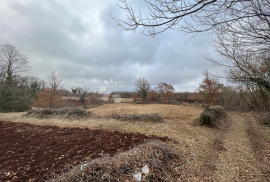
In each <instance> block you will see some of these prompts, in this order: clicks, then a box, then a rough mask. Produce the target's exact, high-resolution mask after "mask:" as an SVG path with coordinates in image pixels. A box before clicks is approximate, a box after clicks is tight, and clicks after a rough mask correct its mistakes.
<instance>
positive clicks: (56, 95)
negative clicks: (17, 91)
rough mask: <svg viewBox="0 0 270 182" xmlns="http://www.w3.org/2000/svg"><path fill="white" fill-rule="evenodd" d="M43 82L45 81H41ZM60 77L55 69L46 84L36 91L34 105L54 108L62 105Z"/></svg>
mask: <svg viewBox="0 0 270 182" xmlns="http://www.w3.org/2000/svg"><path fill="white" fill-rule="evenodd" d="M42 84H45V82H41V87H42ZM61 89H62V78H61V77H60V76H58V75H57V74H56V72H55V71H53V72H52V73H51V75H50V76H49V77H48V79H47V83H46V86H45V87H44V88H43V89H42V92H40V93H38V99H37V101H36V103H35V106H36V107H50V108H56V107H60V106H61V105H62V90H61Z"/></svg>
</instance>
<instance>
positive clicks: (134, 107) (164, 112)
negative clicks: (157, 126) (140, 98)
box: [89, 103, 203, 120]
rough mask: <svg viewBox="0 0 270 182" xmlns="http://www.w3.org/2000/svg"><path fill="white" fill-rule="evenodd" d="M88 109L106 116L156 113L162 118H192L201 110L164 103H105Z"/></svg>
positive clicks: (199, 108) (201, 109)
mask: <svg viewBox="0 0 270 182" xmlns="http://www.w3.org/2000/svg"><path fill="white" fill-rule="evenodd" d="M89 111H91V112H93V113H94V114H96V115H98V116H108V115H113V114H121V115H124V114H136V115H138V114H158V115H160V116H161V117H162V118H164V119H180V120H185V119H192V118H194V116H199V114H200V113H201V112H202V111H203V108H201V107H188V106H183V105H166V104H128V103H121V104H105V105H103V106H100V107H97V108H91V109H89Z"/></svg>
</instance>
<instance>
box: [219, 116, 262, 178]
mask: <svg viewBox="0 0 270 182" xmlns="http://www.w3.org/2000/svg"><path fill="white" fill-rule="evenodd" d="M230 118H231V119H232V125H231V127H230V131H229V132H228V133H227V134H226V135H225V138H224V140H223V147H224V148H225V149H226V150H224V151H221V152H220V154H219V156H218V160H217V161H216V172H215V175H214V181H266V179H265V178H264V175H263V174H262V172H261V167H260V162H259V161H258V160H257V156H256V154H255V152H254V150H253V148H252V142H251V141H250V137H249V135H248V132H247V131H248V123H247V120H246V118H245V117H244V116H242V115H240V114H235V113H231V114H230Z"/></svg>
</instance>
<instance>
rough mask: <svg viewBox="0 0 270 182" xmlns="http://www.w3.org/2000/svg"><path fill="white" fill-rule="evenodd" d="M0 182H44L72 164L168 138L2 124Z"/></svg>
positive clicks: (14, 123)
mask: <svg viewBox="0 0 270 182" xmlns="http://www.w3.org/2000/svg"><path fill="white" fill-rule="evenodd" d="M0 136H1V137H0V181H1V182H2V181H3V182H4V181H8V180H11V181H12V182H15V181H29V180H31V181H42V180H44V179H47V178H48V177H50V174H52V173H54V174H60V173H61V172H62V169H64V168H65V167H66V166H69V165H78V164H80V163H81V162H82V161H84V160H87V159H95V158H98V157H102V156H103V155H106V154H108V155H110V156H112V155H114V154H115V153H117V152H120V151H125V150H128V149H130V148H131V147H133V146H134V145H138V144H141V143H143V142H145V141H148V140H152V139H157V140H162V141H166V140H169V139H168V138H167V137H157V136H153V135H151V136H146V135H143V134H139V133H122V132H119V131H106V130H92V129H88V128H84V129H82V128H68V127H66V128H60V127H57V126H38V125H31V124H28V123H16V122H10V121H0Z"/></svg>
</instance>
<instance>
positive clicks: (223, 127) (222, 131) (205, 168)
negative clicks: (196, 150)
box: [200, 116, 231, 181]
mask: <svg viewBox="0 0 270 182" xmlns="http://www.w3.org/2000/svg"><path fill="white" fill-rule="evenodd" d="M230 125H231V122H230V119H229V117H228V116H227V117H226V118H223V120H222V122H221V123H220V125H219V128H218V129H216V130H217V133H216V138H215V139H214V141H213V143H212V145H211V147H210V148H209V153H208V155H207V156H206V158H205V160H204V164H203V165H202V166H201V168H200V174H201V176H200V178H201V181H214V174H215V172H216V170H217V167H216V163H217V161H218V159H219V154H220V153H221V152H222V151H226V148H224V146H223V143H224V142H223V140H224V137H225V135H226V133H228V132H229V130H230Z"/></svg>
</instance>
